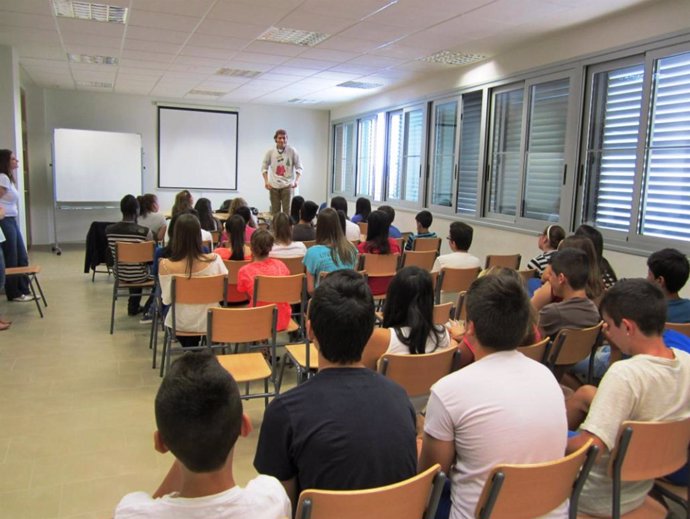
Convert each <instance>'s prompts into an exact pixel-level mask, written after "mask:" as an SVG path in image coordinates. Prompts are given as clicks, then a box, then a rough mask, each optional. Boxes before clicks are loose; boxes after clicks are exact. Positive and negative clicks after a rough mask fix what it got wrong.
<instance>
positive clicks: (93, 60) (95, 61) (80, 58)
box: [67, 54, 120, 65]
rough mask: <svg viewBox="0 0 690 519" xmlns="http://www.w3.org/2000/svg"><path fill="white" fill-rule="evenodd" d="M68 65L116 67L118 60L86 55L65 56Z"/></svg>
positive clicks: (110, 57) (111, 57)
mask: <svg viewBox="0 0 690 519" xmlns="http://www.w3.org/2000/svg"><path fill="white" fill-rule="evenodd" d="M67 59H68V60H69V62H70V63H88V64H90V65H117V64H118V63H119V62H120V60H119V59H118V58H115V57H113V56H90V55H88V54H67Z"/></svg>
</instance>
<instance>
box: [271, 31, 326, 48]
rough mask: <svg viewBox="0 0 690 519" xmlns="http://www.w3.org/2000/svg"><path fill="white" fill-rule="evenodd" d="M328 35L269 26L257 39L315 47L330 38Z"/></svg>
mask: <svg viewBox="0 0 690 519" xmlns="http://www.w3.org/2000/svg"><path fill="white" fill-rule="evenodd" d="M330 36H331V35H330V34H326V33H323V32H311V31H303V30H301V29H289V28H287V27H271V28H270V29H268V30H267V31H266V32H264V33H263V34H262V35H261V36H259V37H258V38H257V39H259V40H263V41H272V42H274V43H289V44H291V45H300V46H302V47H315V46H316V45H318V44H319V43H321V42H322V41H324V40H326V39H328V38H330Z"/></svg>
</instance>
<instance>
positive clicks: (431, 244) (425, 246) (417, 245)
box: [413, 238, 441, 252]
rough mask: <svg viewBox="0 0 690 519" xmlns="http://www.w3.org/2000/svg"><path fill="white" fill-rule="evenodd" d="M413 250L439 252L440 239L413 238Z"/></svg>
mask: <svg viewBox="0 0 690 519" xmlns="http://www.w3.org/2000/svg"><path fill="white" fill-rule="evenodd" d="M413 243H414V245H413V250H415V251H425V250H434V251H436V252H438V251H439V250H441V238H415V240H414V242H413Z"/></svg>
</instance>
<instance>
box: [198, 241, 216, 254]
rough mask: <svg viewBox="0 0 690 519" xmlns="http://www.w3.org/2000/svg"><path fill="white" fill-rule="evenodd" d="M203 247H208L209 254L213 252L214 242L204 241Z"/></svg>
mask: <svg viewBox="0 0 690 519" xmlns="http://www.w3.org/2000/svg"><path fill="white" fill-rule="evenodd" d="M201 246H202V247H206V250H207V251H208V252H213V242H212V241H208V240H206V241H202V242H201Z"/></svg>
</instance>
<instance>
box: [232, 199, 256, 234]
mask: <svg viewBox="0 0 690 519" xmlns="http://www.w3.org/2000/svg"><path fill="white" fill-rule="evenodd" d="M240 207H246V208H249V204H248V203H247V201H246V200H245V199H244V198H242V197H240V196H238V197H237V198H233V199H232V202H231V203H230V211H229V213H230V216H232V215H234V214H237V210H238V209H239V208H240ZM245 221H246V222H247V225H248V226H249V227H251V228H252V229H256V220H255V219H254V215H253V214H252V212H251V209H250V210H249V221H247V220H246V218H245ZM247 242H249V240H247Z"/></svg>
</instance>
